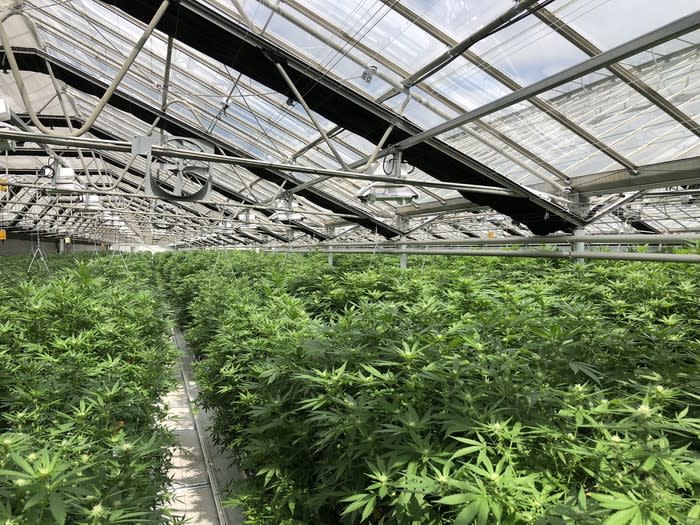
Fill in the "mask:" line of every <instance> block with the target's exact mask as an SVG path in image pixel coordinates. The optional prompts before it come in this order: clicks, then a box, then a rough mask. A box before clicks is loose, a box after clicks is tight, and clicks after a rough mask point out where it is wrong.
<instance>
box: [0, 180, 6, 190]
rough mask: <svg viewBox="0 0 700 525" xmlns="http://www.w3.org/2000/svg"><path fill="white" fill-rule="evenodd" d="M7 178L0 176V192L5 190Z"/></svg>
mask: <svg viewBox="0 0 700 525" xmlns="http://www.w3.org/2000/svg"><path fill="white" fill-rule="evenodd" d="M7 190H8V187H7V179H1V178H0V192H3V191H7Z"/></svg>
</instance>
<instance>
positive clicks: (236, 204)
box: [3, 181, 359, 219]
mask: <svg viewBox="0 0 700 525" xmlns="http://www.w3.org/2000/svg"><path fill="white" fill-rule="evenodd" d="M3 185H5V186H14V187H16V188H29V189H35V190H46V191H47V192H48V193H49V194H50V195H59V196H60V195H63V196H70V195H99V196H108V197H129V198H136V199H142V200H154V201H159V200H163V198H162V197H157V196H154V195H146V194H138V193H126V192H119V191H103V190H99V189H95V188H91V189H84V190H80V189H75V190H70V191H63V192H62V191H56V190H55V189H53V188H51V187H50V186H45V185H44V186H42V185H40V184H21V183H17V182H12V181H8V182H3ZM177 203H178V201H176V200H173V201H171V204H173V205H177ZM184 203H185V204H211V205H215V206H220V207H222V208H226V207H229V208H244V209H249V210H264V211H289V208H279V207H270V206H260V205H256V204H243V203H240V202H231V201H226V202H221V201H215V200H198V201H194V202H187V201H185V202H184ZM34 205H35V206H59V207H60V204H54V203H46V204H42V203H35V204H34ZM297 211H298V212H299V213H302V214H304V215H325V216H329V217H342V218H345V219H357V218H359V217H358V216H357V215H352V214H349V213H334V212H329V211H311V210H301V209H298V210H297Z"/></svg>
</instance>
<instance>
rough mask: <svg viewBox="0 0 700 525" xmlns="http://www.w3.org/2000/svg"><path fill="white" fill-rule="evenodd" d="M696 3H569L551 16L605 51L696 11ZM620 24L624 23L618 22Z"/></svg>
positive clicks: (621, 0)
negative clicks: (554, 16) (557, 18)
mask: <svg viewBox="0 0 700 525" xmlns="http://www.w3.org/2000/svg"><path fill="white" fill-rule="evenodd" d="M698 7H699V6H698V2H697V0H673V1H671V2H630V1H629V0H588V1H586V2H581V1H579V0H569V1H568V2H557V3H556V4H555V6H554V8H553V12H554V13H555V14H556V15H557V17H559V18H561V19H562V20H563V21H564V22H567V23H568V24H570V25H571V26H572V27H573V28H574V29H576V30H577V31H578V32H579V33H581V34H582V35H583V36H585V37H586V38H587V39H588V40H590V41H591V42H593V43H594V44H595V45H596V46H597V47H598V48H600V49H601V50H603V51H606V50H608V49H610V48H613V47H615V46H618V45H620V44H623V43H625V42H628V41H630V40H632V39H634V38H636V37H638V36H641V35H643V34H644V33H648V32H650V31H653V30H654V29H656V28H657V27H660V26H662V25H665V24H668V23H670V22H672V21H674V20H677V19H679V18H682V17H684V16H687V15H689V14H691V13H693V12H695V11H697V10H698ZM623 20H624V23H621V21H623Z"/></svg>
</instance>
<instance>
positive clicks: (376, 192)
mask: <svg viewBox="0 0 700 525" xmlns="http://www.w3.org/2000/svg"><path fill="white" fill-rule="evenodd" d="M357 198H358V199H360V201H362V202H365V203H369V204H371V203H373V202H375V201H395V202H399V203H401V204H407V203H409V202H412V201H414V200H416V199H417V198H418V192H417V191H416V190H414V189H413V188H412V187H410V186H406V185H404V184H390V183H386V182H373V183H372V184H369V185H367V186H365V187H364V188H362V189H361V190H360V191H359V192H357Z"/></svg>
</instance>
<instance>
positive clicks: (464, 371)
mask: <svg viewBox="0 0 700 525" xmlns="http://www.w3.org/2000/svg"><path fill="white" fill-rule="evenodd" d="M190 257H191V260H190ZM204 257H205V256H204V255H203V254H192V255H190V254H187V255H182V254H178V255H176V256H171V257H170V258H169V259H168V260H167V264H164V265H163V267H164V268H167V272H168V274H167V279H168V281H169V282H182V280H183V277H180V275H184V274H185V273H186V272H188V271H189V270H188V269H189V268H191V267H192V266H193V265H196V266H197V267H199V268H202V267H204V264H203V262H204V260H205V259H204ZM339 259H341V262H340V263H339V265H338V266H337V267H335V268H330V267H328V266H327V265H326V263H325V259H324V258H321V257H314V256H311V257H292V256H286V257H275V256H269V255H268V256H257V257H256V256H251V255H241V254H231V255H227V256H219V258H218V259H217V264H216V265H215V266H214V267H212V268H210V270H209V271H205V270H202V271H201V272H200V273H199V274H198V277H197V281H198V283H194V282H188V285H187V290H186V291H183V292H182V293H180V292H178V294H177V295H178V296H179V297H180V298H181V301H182V302H181V303H179V306H180V308H182V309H183V310H185V311H186V313H185V317H186V318H187V319H188V323H189V324H188V331H189V333H190V335H189V336H188V337H189V339H190V341H191V343H192V344H193V345H195V350H196V352H197V354H198V355H199V356H200V357H201V361H200V362H199V363H198V365H197V374H198V378H199V382H200V385H201V397H200V403H201V404H202V405H203V406H205V407H206V408H212V409H214V410H215V411H216V414H215V419H214V427H213V431H214V434H215V437H216V439H217V440H218V442H219V443H220V444H221V445H222V446H225V447H226V448H227V449H228V450H230V451H231V453H232V454H233V455H234V457H235V458H236V460H237V461H238V462H239V464H240V466H241V467H242V469H243V470H244V471H245V472H246V473H247V474H248V478H247V480H246V481H245V482H243V483H242V484H241V485H240V486H238V487H237V488H236V489H235V491H234V493H233V495H232V497H231V498H230V500H229V502H230V503H231V504H238V505H241V506H243V507H244V509H245V512H246V515H247V518H248V522H249V523H253V524H279V523H284V524H308V523H317V524H337V523H347V524H357V523H366V524H384V525H388V524H421V525H423V524H425V525H442V524H456V525H467V524H471V523H477V524H480V525H481V524H487V523H488V524H492V523H494V524H498V523H501V524H520V523H523V524H525V523H533V524H541V525H545V524H563V523H571V524H574V523H575V524H600V523H605V524H609V525H627V524H630V525H633V524H650V525H651V524H660V523H678V524H681V523H683V524H685V523H691V522H692V520H694V519H697V518H698V516H699V515H700V499H699V498H700V440H698V435H699V433H700V410H699V408H698V401H699V400H700V366H699V355H700V354H699V353H698V350H700V321H699V320H698V315H697V314H698V311H699V308H698V306H700V304H699V299H698V285H697V284H696V283H698V282H700V279H699V278H698V277H699V276H698V270H697V268H696V267H694V266H684V265H662V264H653V263H600V264H598V263H596V264H588V265H582V266H579V265H571V264H569V263H566V262H562V261H540V260H514V259H508V260H506V259H484V258H476V259H466V258H464V259H439V260H436V259H428V258H426V259H421V258H418V257H415V258H412V259H411V261H412V269H409V270H408V271H406V272H400V271H399V270H398V269H397V268H396V261H395V260H393V261H391V260H390V259H386V258H382V259H377V258H370V257H352V258H348V259H346V260H345V259H343V258H340V257H339ZM180 272H183V273H180Z"/></svg>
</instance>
